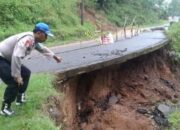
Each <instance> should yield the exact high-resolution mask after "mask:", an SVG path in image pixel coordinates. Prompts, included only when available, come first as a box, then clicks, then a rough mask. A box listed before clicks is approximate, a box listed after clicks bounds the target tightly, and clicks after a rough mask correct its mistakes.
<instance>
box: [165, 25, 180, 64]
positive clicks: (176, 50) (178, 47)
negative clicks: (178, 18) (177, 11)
mask: <svg viewBox="0 0 180 130" xmlns="http://www.w3.org/2000/svg"><path fill="white" fill-rule="evenodd" d="M167 36H168V38H169V39H170V40H171V48H172V52H173V55H175V57H174V58H175V59H174V60H175V61H176V62H178V63H180V23H179V22H178V23H174V24H173V25H172V26H171V27H170V28H169V30H168V32H167Z"/></svg>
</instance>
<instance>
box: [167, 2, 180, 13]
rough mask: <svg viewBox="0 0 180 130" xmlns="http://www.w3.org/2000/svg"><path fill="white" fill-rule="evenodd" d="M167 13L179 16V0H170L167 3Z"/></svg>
mask: <svg viewBox="0 0 180 130" xmlns="http://www.w3.org/2000/svg"><path fill="white" fill-rule="evenodd" d="M169 15H171V16H180V1H179V0H172V2H171V3H170V5H169Z"/></svg>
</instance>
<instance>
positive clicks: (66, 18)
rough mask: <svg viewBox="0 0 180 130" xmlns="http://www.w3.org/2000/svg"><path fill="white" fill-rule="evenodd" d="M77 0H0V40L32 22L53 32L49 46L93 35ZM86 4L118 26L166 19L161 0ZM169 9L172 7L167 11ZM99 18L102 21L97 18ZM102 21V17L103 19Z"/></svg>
mask: <svg viewBox="0 0 180 130" xmlns="http://www.w3.org/2000/svg"><path fill="white" fill-rule="evenodd" d="M80 2H81V1H80V0H67V1H65V0H64V1H63V0H46V1H44V0H28V1H23V2H22V0H1V1H0V8H1V10H0V40H3V39H4V38H6V37H8V36H10V35H12V34H15V33H19V32H22V31H32V28H33V26H34V24H35V23H37V22H39V21H44V22H47V23H48V24H49V25H50V27H51V28H52V31H53V32H54V34H55V36H56V37H55V38H53V39H50V42H49V43H51V44H50V46H53V45H57V44H65V43H67V42H68V41H75V40H82V39H90V38H93V36H94V35H93V34H94V33H95V31H96V27H95V25H93V24H92V23H90V22H88V21H87V20H86V19H85V21H84V25H83V26H82V25H81V19H80ZM84 5H85V9H87V8H90V9H93V10H95V12H96V13H98V14H101V15H103V16H104V17H105V18H106V19H108V20H109V21H110V22H112V24H114V26H118V27H122V26H123V25H124V21H125V19H126V20H127V24H131V22H132V21H133V19H134V21H135V23H136V24H139V25H149V24H150V25H153V24H155V23H159V21H160V19H161V20H165V19H167V14H168V13H167V11H166V10H165V9H167V8H164V7H165V6H164V3H163V0H148V1H146V0H138V1H134V0H129V1H125V0H118V1H117V0H84ZM171 12H172V11H171ZM101 22H102V21H101ZM103 22H104V21H103Z"/></svg>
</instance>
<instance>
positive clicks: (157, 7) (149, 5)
mask: <svg viewBox="0 0 180 130" xmlns="http://www.w3.org/2000/svg"><path fill="white" fill-rule="evenodd" d="M163 2H164V0H86V5H87V7H91V8H92V7H93V8H95V9H98V10H100V11H103V12H104V13H105V15H106V16H107V18H108V19H109V20H110V21H111V22H113V23H115V24H116V25H118V26H123V24H124V21H125V19H127V23H128V24H130V23H131V22H132V20H133V19H135V20H136V23H137V24H139V25H143V24H152V23H158V22H159V19H166V18H167V12H166V9H165V8H163V7H164V3H163Z"/></svg>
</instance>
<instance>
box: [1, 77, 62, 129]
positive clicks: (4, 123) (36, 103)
mask: <svg viewBox="0 0 180 130" xmlns="http://www.w3.org/2000/svg"><path fill="white" fill-rule="evenodd" d="M53 77H54V76H52V75H50V74H33V75H32V76H31V79H30V84H29V86H28V90H27V103H26V104H24V105H22V106H16V105H15V103H14V104H12V109H13V110H14V111H15V115H13V116H12V117H4V116H0V126H1V127H0V130H59V129H60V128H57V127H56V126H55V124H54V122H53V121H52V120H51V119H50V118H49V117H48V116H47V115H46V114H45V113H43V112H42V105H43V104H44V103H45V101H46V99H47V98H48V97H49V96H51V95H54V96H55V95H57V93H56V91H55V89H54V88H53V86H52V80H53ZM4 90H5V85H4V84H3V83H1V84H0V97H1V98H0V102H2V99H3V98H2V97H3V92H4Z"/></svg>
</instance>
